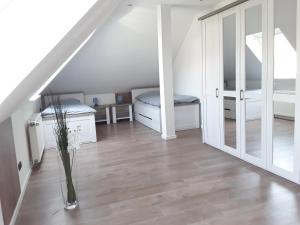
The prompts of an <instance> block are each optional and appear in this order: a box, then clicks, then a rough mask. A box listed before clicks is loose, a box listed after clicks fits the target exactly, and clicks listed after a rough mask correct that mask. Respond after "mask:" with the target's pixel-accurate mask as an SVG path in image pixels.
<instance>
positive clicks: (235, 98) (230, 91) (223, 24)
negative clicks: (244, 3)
mask: <svg viewBox="0 0 300 225" xmlns="http://www.w3.org/2000/svg"><path fill="white" fill-rule="evenodd" d="M219 21H220V22H219V24H220V47H221V48H220V49H221V53H220V55H221V60H220V77H221V81H222V82H221V117H220V121H221V134H222V135H221V145H222V150H223V151H225V152H227V153H229V154H232V155H234V156H236V157H241V151H240V149H241V148H240V114H241V113H240V102H241V101H240V98H239V93H240V7H239V6H237V7H235V8H232V9H230V10H227V11H226V12H223V13H221V14H220V16H219Z"/></svg>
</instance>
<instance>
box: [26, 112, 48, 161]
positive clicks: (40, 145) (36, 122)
mask: <svg viewBox="0 0 300 225" xmlns="http://www.w3.org/2000/svg"><path fill="white" fill-rule="evenodd" d="M28 124H29V139H30V149H31V160H32V165H33V166H36V165H39V164H40V162H41V160H42V156H43V152H44V148H45V141H44V132H43V121H42V116H41V113H35V114H33V115H32V116H31V118H30V119H29V121H28Z"/></svg>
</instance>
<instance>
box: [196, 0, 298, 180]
mask: <svg viewBox="0 0 300 225" xmlns="http://www.w3.org/2000/svg"><path fill="white" fill-rule="evenodd" d="M299 5H300V0H284V1H283V0H249V1H244V3H241V4H239V5H236V6H234V7H232V8H230V9H227V10H225V11H222V12H220V13H218V14H216V15H210V16H209V17H207V18H206V17H204V18H201V23H202V40H203V96H204V98H203V107H204V109H203V114H204V115H203V139H204V142H205V143H207V144H209V145H212V146H214V147H216V148H218V149H220V150H223V151H225V152H227V153H229V154H232V155H234V156H236V157H238V158H241V159H243V160H245V161H247V162H249V163H252V164H254V165H256V166H259V167H261V168H264V169H266V170H269V171H271V172H273V173H275V174H277V175H280V176H282V177H285V178H287V179H289V180H292V181H294V182H297V183H300V173H299V166H300V122H299V120H300V82H299V81H300V80H299V79H300V74H299V65H300V63H299V57H297V56H298V55H299V49H300V48H299V45H300V39H299V38H300V37H299V36H300V35H299V29H297V28H300V21H299V19H300V17H299V11H300V6H299ZM297 12H298V13H297ZM297 100H298V101H297Z"/></svg>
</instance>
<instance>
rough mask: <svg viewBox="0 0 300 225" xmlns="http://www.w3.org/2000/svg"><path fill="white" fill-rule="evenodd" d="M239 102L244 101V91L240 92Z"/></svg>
mask: <svg viewBox="0 0 300 225" xmlns="http://www.w3.org/2000/svg"><path fill="white" fill-rule="evenodd" d="M240 100H241V101H243V100H244V91H243V90H240Z"/></svg>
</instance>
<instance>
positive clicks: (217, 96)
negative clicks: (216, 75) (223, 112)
mask: <svg viewBox="0 0 300 225" xmlns="http://www.w3.org/2000/svg"><path fill="white" fill-rule="evenodd" d="M216 98H219V88H216Z"/></svg>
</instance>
